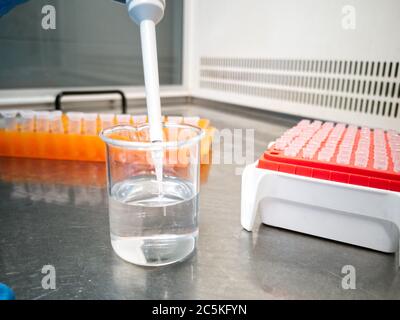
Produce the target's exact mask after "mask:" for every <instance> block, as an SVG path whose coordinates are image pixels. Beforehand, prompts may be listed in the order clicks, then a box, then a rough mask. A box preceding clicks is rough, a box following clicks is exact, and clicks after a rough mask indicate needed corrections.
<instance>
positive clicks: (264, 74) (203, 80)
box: [200, 57, 400, 119]
mask: <svg viewBox="0 0 400 320" xmlns="http://www.w3.org/2000/svg"><path fill="white" fill-rule="evenodd" d="M200 67H201V68H200V88H204V89H210V90H217V91H223V92H228V93H233V94H239V95H247V96H254V97H264V98H269V99H277V100H282V101H287V102H293V103H298V104H299V103H300V104H306V105H312V106H320V107H324V108H331V109H338V110H348V111H354V112H360V113H365V114H371V115H374V116H379V117H390V118H393V119H394V118H400V110H399V102H400V70H399V68H400V67H399V62H393V61H386V62H382V61H355V60H300V59H241V58H216V57H202V58H201V59H200Z"/></svg>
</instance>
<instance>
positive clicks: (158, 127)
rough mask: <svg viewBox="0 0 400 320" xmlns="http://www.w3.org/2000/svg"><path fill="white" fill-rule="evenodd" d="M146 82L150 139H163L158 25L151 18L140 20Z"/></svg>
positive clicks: (153, 140)
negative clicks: (158, 60)
mask: <svg viewBox="0 0 400 320" xmlns="http://www.w3.org/2000/svg"><path fill="white" fill-rule="evenodd" d="M140 37H141V42H142V56H143V70H144V82H145V87H146V102H147V113H148V119H149V124H150V140H151V141H152V142H155V141H162V140H163V132H162V120H161V101H160V83H159V77H158V62H157V42H156V26H155V23H154V22H153V21H151V20H143V21H142V22H140Z"/></svg>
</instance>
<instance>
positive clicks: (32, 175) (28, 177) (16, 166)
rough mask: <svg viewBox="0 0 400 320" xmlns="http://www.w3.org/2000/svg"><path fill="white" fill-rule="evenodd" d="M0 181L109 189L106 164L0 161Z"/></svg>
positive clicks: (14, 159)
mask: <svg viewBox="0 0 400 320" xmlns="http://www.w3.org/2000/svg"><path fill="white" fill-rule="evenodd" d="M0 180H2V181H5V182H37V183H43V184H60V185H69V186H96V187H105V185H106V168H105V164H104V163H96V162H78V161H59V160H57V161H55V160H41V159H28V158H0Z"/></svg>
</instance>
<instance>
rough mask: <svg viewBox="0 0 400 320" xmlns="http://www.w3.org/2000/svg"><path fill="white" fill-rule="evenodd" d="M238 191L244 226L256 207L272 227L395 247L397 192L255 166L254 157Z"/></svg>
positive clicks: (399, 215)
mask: <svg viewBox="0 0 400 320" xmlns="http://www.w3.org/2000/svg"><path fill="white" fill-rule="evenodd" d="M241 192H242V204H241V223H242V226H243V228H244V229H246V230H248V231H251V230H252V229H253V225H254V220H255V217H256V213H257V210H259V211H260V212H261V218H262V222H263V223H265V224H268V225H271V226H275V227H280V228H285V229H289V230H294V231H298V232H302V233H307V234H311V235H314V236H318V237H323V238H327V239H332V240H336V241H341V242H345V243H350V244H353V245H358V246H362V247H366V248H370V249H374V250H378V251H383V252H396V251H397V252H399V248H400V243H399V242H400V193H398V192H393V191H387V190H379V189H375V188H369V187H362V186H356V185H351V184H344V183H340V182H334V181H327V180H320V179H315V178H309V177H303V176H298V175H293V174H287V173H283V172H278V171H271V170H266V169H259V168H257V162H256V163H254V164H251V165H248V166H247V167H246V168H245V170H244V171H243V175H242V191H241ZM399 256H400V255H397V263H398V265H399V266H400V258H399Z"/></svg>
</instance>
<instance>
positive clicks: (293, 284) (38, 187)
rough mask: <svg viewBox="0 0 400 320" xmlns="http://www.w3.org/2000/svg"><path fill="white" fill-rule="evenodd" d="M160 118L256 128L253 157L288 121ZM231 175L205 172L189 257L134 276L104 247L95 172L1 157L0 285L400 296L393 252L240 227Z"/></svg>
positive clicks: (74, 290) (226, 114)
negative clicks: (350, 274)
mask: <svg viewBox="0 0 400 320" xmlns="http://www.w3.org/2000/svg"><path fill="white" fill-rule="evenodd" d="M165 113H166V114H184V115H200V116H202V117H205V118H209V119H210V120H211V122H212V125H213V126H215V127H217V128H218V129H222V128H230V129H233V128H242V129H243V128H249V129H255V141H254V142H255V153H254V157H255V158H257V157H258V156H259V155H260V154H261V152H262V151H264V150H265V149H266V147H267V144H268V142H269V141H272V140H274V139H275V138H276V137H278V136H279V135H281V134H282V133H283V132H284V131H285V130H286V129H287V128H289V127H291V126H292V125H294V124H295V123H296V120H295V119H293V118H285V117H283V116H276V115H272V114H270V113H266V112H262V111H246V110H244V111H243V110H242V111H240V110H239V109H236V108H232V109H228V108H227V107H221V108H218V109H216V108H210V107H201V106H198V105H185V106H169V107H165ZM245 138H246V137H245V136H244V137H243V139H245ZM224 143H225V144H226V143H230V142H229V141H225V142H224ZM240 168H241V166H240V165H216V164H214V165H212V166H211V171H210V175H209V177H208V181H207V182H206V183H204V184H203V185H202V187H201V194H200V237H199V242H198V248H197V251H196V253H195V254H194V255H193V256H192V257H191V258H190V259H188V260H186V261H184V262H182V263H179V264H175V265H171V266H166V267H160V268H143V267H138V266H135V265H132V264H130V263H128V262H125V261H123V260H121V259H120V258H118V257H117V255H116V254H115V253H114V252H113V250H112V248H111V244H110V238H109V222H108V211H107V194H106V189H105V168H104V164H99V163H84V162H68V161H47V160H33V159H11V158H8V159H7V158H0V282H3V283H6V284H7V285H9V286H10V287H12V288H13V289H14V291H15V294H16V297H17V298H18V299H296V298H299V299H330V298H339V299H354V298H365V299H369V298H373V299H375V298H397V299H398V298H400V273H398V272H397V269H396V264H395V262H394V255H391V254H384V253H379V252H375V251H372V250H367V249H363V248H358V247H354V246H350V245H346V244H342V243H338V242H334V241H328V240H324V239H320V238H316V237H312V236H308V235H304V234H299V233H295V232H291V231H287V230H283V229H277V228H272V227H268V226H265V225H261V224H260V220H259V218H258V219H257V220H256V225H257V227H256V228H255V230H254V232H252V233H249V232H246V231H244V230H243V229H242V227H241V225H240V180H241V177H240V175H238V174H237V173H238V172H240ZM44 265H53V266H54V267H55V269H56V289H55V290H51V289H49V290H45V289H43V288H42V285H41V281H42V278H43V277H44V276H45V274H42V272H41V271H42V267H43V266H44ZM345 265H353V266H354V267H355V268H356V286H357V287H356V289H355V290H344V289H342V285H341V284H342V278H343V277H344V274H342V273H341V271H342V267H343V266H345Z"/></svg>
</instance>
